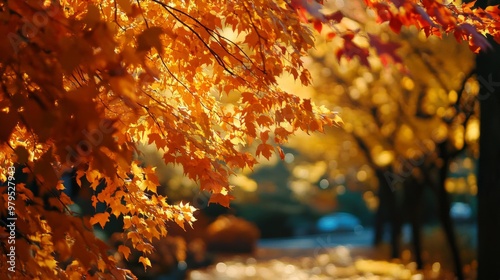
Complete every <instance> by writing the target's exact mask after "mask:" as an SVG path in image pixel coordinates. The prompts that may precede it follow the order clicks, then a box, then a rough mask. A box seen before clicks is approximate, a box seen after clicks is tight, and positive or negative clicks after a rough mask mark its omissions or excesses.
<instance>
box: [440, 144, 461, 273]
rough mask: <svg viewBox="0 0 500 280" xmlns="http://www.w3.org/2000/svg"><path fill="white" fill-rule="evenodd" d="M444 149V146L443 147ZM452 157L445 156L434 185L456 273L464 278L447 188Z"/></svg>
mask: <svg viewBox="0 0 500 280" xmlns="http://www.w3.org/2000/svg"><path fill="white" fill-rule="evenodd" d="M442 149H444V147H442ZM450 160H451V159H450V158H449V155H448V154H445V155H444V156H443V161H444V163H443V166H442V167H441V168H440V170H439V181H438V183H437V185H436V186H434V187H433V189H434V191H435V193H436V196H437V199H438V205H439V220H440V221H441V225H442V226H443V230H444V233H445V236H446V240H447V241H448V246H449V247H450V249H451V255H452V258H453V264H454V266H455V275H456V276H457V279H458V280H463V279H464V273H463V271H462V261H461V258H460V250H459V249H458V245H457V240H456V237H455V228H454V227H453V222H452V220H451V217H450V198H449V195H448V192H447V191H446V188H445V182H446V177H447V176H448V168H449V163H450Z"/></svg>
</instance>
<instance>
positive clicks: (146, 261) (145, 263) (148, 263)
mask: <svg viewBox="0 0 500 280" xmlns="http://www.w3.org/2000/svg"><path fill="white" fill-rule="evenodd" d="M139 262H140V263H142V265H143V266H144V270H146V268H147V267H148V266H151V261H150V260H149V259H148V258H147V257H143V256H140V257H139Z"/></svg>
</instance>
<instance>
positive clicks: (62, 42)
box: [0, 0, 499, 279]
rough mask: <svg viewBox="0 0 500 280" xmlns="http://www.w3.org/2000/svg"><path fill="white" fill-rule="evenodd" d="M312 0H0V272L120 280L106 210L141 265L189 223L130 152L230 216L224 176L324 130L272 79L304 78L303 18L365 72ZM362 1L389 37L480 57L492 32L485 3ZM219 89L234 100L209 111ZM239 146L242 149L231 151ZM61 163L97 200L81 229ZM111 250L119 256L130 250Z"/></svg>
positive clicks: (352, 46)
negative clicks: (98, 229) (456, 46)
mask: <svg viewBox="0 0 500 280" xmlns="http://www.w3.org/2000/svg"><path fill="white" fill-rule="evenodd" d="M321 3H322V1H310V0H292V1H262V0H261V1H221V0H210V1H208V0H207V1H160V0H150V1H129V0H114V1H111V0H108V1H93V0H90V1H80V0H60V1H56V0H54V1H49V0H46V1H39V0H28V1H17V0H2V1H0V14H1V19H2V21H1V23H0V31H1V34H5V35H6V36H2V38H1V39H0V40H1V43H0V79H1V81H0V86H1V88H0V121H1V132H0V150H1V153H0V162H1V163H0V164H1V166H2V170H4V172H2V174H1V175H0V176H1V177H0V180H1V181H3V182H5V184H4V187H2V193H3V195H2V198H1V200H2V201H1V202H0V203H1V204H2V205H4V206H5V207H3V208H2V213H1V216H2V217H7V218H9V217H10V218H14V217H15V218H16V220H15V223H14V222H12V221H11V222H10V223H9V224H7V223H6V222H5V221H4V220H2V227H1V233H0V236H1V238H2V246H3V252H4V253H3V254H2V255H1V258H0V261H1V267H2V275H8V276H7V277H9V278H16V279H17V278H18V279H56V278H61V279H66V278H71V279H75V278H78V279H80V278H82V277H85V278H87V279H91V278H94V279H107V278H117V279H123V275H124V274H128V272H126V271H124V270H122V269H120V268H118V267H116V265H115V261H114V259H113V258H112V257H111V256H108V254H107V251H106V250H107V247H106V246H105V244H104V243H103V242H102V241H99V240H98V239H96V237H95V236H94V235H93V232H92V225H96V224H99V225H100V226H104V225H105V224H106V223H107V221H108V220H109V218H110V216H111V215H113V216H116V217H122V218H123V221H124V227H123V230H124V231H125V233H126V236H127V238H128V241H129V242H128V243H127V245H130V246H132V247H134V248H135V249H137V250H138V251H140V252H143V254H144V255H143V256H142V257H141V258H140V259H139V261H140V262H141V263H143V264H144V267H147V266H150V260H149V259H148V258H147V255H148V253H150V252H151V251H152V250H153V249H154V248H153V246H152V245H151V241H152V240H153V239H154V238H159V237H160V236H164V235H166V234H167V230H166V226H165V223H166V222H168V221H172V222H175V223H177V224H178V225H179V226H181V227H184V225H185V224H186V223H187V224H189V225H190V224H191V223H192V222H193V221H194V218H193V215H192V213H193V211H194V210H195V209H194V208H193V207H192V206H190V205H189V204H182V203H181V204H178V205H169V204H168V203H167V202H166V198H165V197H163V196H161V195H158V194H157V193H156V188H157V185H158V180H157V176H156V174H155V170H154V167H150V166H142V165H141V164H139V162H138V161H137V160H136V159H135V157H134V152H136V150H137V149H136V147H137V145H138V144H140V143H146V144H154V145H155V146H156V148H157V149H158V150H159V151H161V152H162V153H163V160H164V161H165V162H166V163H172V164H177V165H179V166H182V168H183V172H184V174H185V176H187V177H188V178H190V179H192V180H194V181H196V182H197V183H198V184H199V186H200V188H201V189H202V190H206V191H209V192H210V193H211V194H212V195H211V198H210V201H211V202H215V203H220V204H222V205H225V206H228V205H229V201H230V199H231V196H230V195H229V193H230V191H231V187H230V185H229V183H228V179H227V178H228V176H229V175H230V174H232V173H233V172H234V171H235V170H237V169H241V168H245V167H252V166H253V165H254V164H255V163H256V157H258V156H261V155H262V156H264V157H266V158H268V157H270V155H271V154H272V153H273V151H275V150H276V151H277V152H278V153H281V152H280V151H281V150H280V148H279V146H278V145H279V144H282V143H285V142H286V141H287V138H288V136H290V135H291V134H293V133H294V132H295V131H297V130H303V131H307V132H312V131H323V127H324V126H329V125H335V124H337V122H338V119H337V117H336V115H335V114H333V113H332V112H331V111H330V110H328V109H326V108H324V107H318V106H315V105H314V104H313V103H311V101H310V100H308V99H300V98H298V97H297V96H295V95H292V94H289V93H287V92H285V91H283V90H281V89H280V88H279V87H278V86H277V84H276V78H277V77H278V76H280V75H282V74H285V73H288V74H290V75H292V76H293V77H294V78H295V79H297V80H299V81H300V82H301V83H302V84H304V85H307V84H309V83H310V75H309V72H308V71H307V70H305V69H304V67H303V62H302V60H301V58H302V56H303V55H305V54H306V51H308V50H309V49H311V47H312V46H313V44H314V41H313V37H312V29H311V28H309V27H308V22H309V21H310V22H311V23H312V26H313V27H314V28H315V29H316V30H317V31H321V30H322V29H323V27H325V30H326V29H331V30H330V31H329V33H328V35H327V36H328V37H330V38H332V37H334V36H336V35H338V36H339V38H342V40H343V42H344V44H343V46H342V48H340V49H339V51H337V53H336V54H337V56H338V57H339V58H340V57H347V58H354V57H358V58H359V59H360V60H361V61H362V62H367V61H368V60H367V59H368V55H367V54H368V53H367V50H368V48H369V47H368V46H367V45H366V44H365V46H360V45H359V44H358V43H357V42H356V38H358V37H359V36H366V35H363V34H361V33H359V32H358V31H357V30H356V29H353V28H350V27H349V26H344V27H343V28H342V29H337V27H339V26H340V24H341V22H342V21H343V16H344V14H343V13H342V12H339V11H330V12H329V11H327V10H325V9H323V6H322V4H321ZM366 5H367V7H368V8H370V9H371V10H373V11H375V12H376V13H377V14H378V15H379V20H380V21H381V22H387V21H390V24H391V27H392V28H393V30H394V31H396V32H399V31H400V30H399V28H398V26H402V25H413V26H417V27H418V28H420V29H423V30H424V31H425V32H426V33H427V35H428V36H429V35H431V34H435V35H441V34H443V33H453V34H454V35H455V36H456V38H457V39H458V40H466V41H468V42H469V43H470V45H471V47H472V48H473V49H474V50H475V51H477V50H478V49H479V48H487V47H488V46H489V44H488V43H487V42H486V41H485V39H484V37H483V36H482V35H481V34H484V33H489V34H491V35H493V36H494V37H495V38H497V39H498V37H499V32H498V26H497V25H494V24H493V23H495V22H498V8H496V7H489V8H486V9H484V10H483V9H475V8H473V6H472V5H453V4H444V3H441V2H438V1H430V0H429V1H423V2H414V1H394V2H377V1H366ZM363 7H364V6H363ZM325 32H326V31H325ZM368 38H369V40H370V41H371V42H378V40H380V39H379V38H378V37H377V36H373V35H370V36H368ZM387 47H388V45H387V44H384V43H383V42H381V43H380V44H376V45H375V48H376V51H377V55H382V54H385V55H389V57H394V50H392V49H390V48H387ZM227 94H234V95H237V99H236V100H237V101H236V102H233V103H232V104H225V103H224V102H221V101H220V100H221V98H222V97H223V96H224V95H227ZM252 142H258V144H257V147H256V150H255V151H253V152H251V153H250V152H246V151H245V150H243V149H242V148H243V147H245V146H247V145H249V144H250V143H252ZM70 168H72V169H75V170H76V173H77V181H78V183H79V184H80V185H82V188H89V189H90V190H92V191H93V192H94V193H93V195H92V202H93V205H94V206H96V205H97V204H98V203H100V204H104V205H106V210H105V211H104V212H100V213H97V214H95V215H94V216H93V217H91V218H90V219H89V218H80V217H78V216H77V213H74V212H72V210H71V209H70V208H69V205H71V204H72V201H71V198H70V197H68V196H67V195H66V194H65V193H64V192H63V190H64V188H66V187H69V186H65V185H63V184H62V182H61V181H60V177H61V174H62V173H63V172H64V171H66V170H68V169H70ZM21 176H27V177H28V178H27V181H26V182H34V184H35V187H28V185H27V184H25V182H24V181H22V180H20V178H21ZM16 178H17V180H16ZM84 182H88V183H89V184H88V185H86V184H85V183H84ZM99 185H104V187H103V188H97V187H98V186H99ZM13 223H14V225H15V226H11V225H13ZM9 242H10V243H9ZM12 244H15V246H14V245H12ZM12 248H14V249H12ZM118 250H119V251H120V252H121V253H122V254H123V255H124V256H125V258H128V256H129V254H130V248H129V247H127V246H121V247H119V248H118ZM13 252H14V253H13ZM12 254H15V257H11V256H12ZM9 262H10V263H9ZM5 273H8V274H5Z"/></svg>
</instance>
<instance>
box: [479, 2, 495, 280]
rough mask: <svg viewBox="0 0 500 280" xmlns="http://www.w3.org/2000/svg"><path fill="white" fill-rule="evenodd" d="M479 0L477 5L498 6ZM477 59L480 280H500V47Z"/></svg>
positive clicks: (482, 54) (493, 43)
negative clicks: (478, 90)
mask: <svg viewBox="0 0 500 280" xmlns="http://www.w3.org/2000/svg"><path fill="white" fill-rule="evenodd" d="M499 3H500V1H499V0H495V1H485V0H479V1H478V2H477V3H476V5H478V6H481V7H484V6H486V5H498V4H499ZM490 42H491V44H492V45H493V47H494V50H489V51H488V52H485V53H481V54H479V55H478V56H477V60H476V63H477V65H476V69H477V75H478V79H479V83H480V86H481V87H480V92H479V100H480V104H481V126H480V131H481V136H480V140H479V145H480V148H479V153H480V155H479V172H478V193H477V201H478V217H477V225H478V236H477V237H478V250H477V254H478V256H477V259H478V279H479V280H483V279H484V280H489V279H500V47H499V46H498V44H497V43H495V42H494V41H493V40H490Z"/></svg>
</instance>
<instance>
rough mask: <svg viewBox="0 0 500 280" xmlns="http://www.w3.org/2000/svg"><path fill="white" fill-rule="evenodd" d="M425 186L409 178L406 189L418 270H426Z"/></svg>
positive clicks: (405, 202) (406, 201) (406, 203)
mask: <svg viewBox="0 0 500 280" xmlns="http://www.w3.org/2000/svg"><path fill="white" fill-rule="evenodd" d="M424 188H425V186H424V185H423V184H419V182H418V180H417V179H415V178H408V181H407V182H406V184H405V187H404V198H405V200H404V205H407V206H408V208H409V210H408V216H409V220H410V223H411V241H412V247H413V252H414V253H413V255H414V258H415V263H416V264H417V268H418V269H423V268H424V262H423V260H422V234H421V230H422V203H423V202H422V196H423V193H424Z"/></svg>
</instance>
